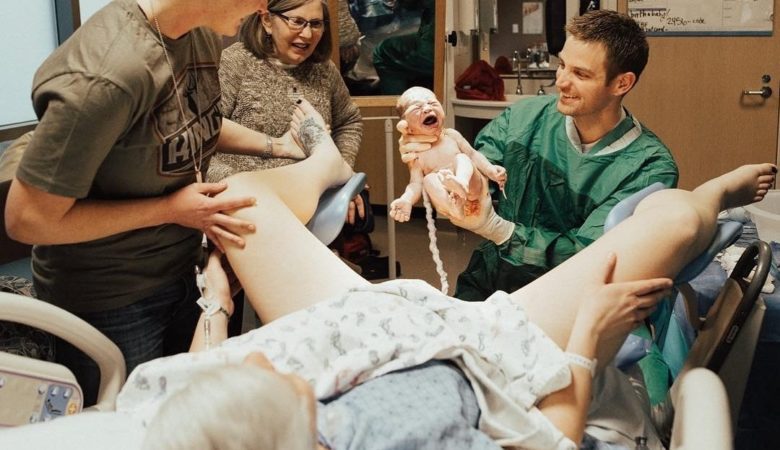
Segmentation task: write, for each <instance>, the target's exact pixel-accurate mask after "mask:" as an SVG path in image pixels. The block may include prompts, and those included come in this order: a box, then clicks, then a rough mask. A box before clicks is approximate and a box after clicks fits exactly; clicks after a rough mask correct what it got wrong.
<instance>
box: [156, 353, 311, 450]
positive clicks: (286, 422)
mask: <svg viewBox="0 0 780 450" xmlns="http://www.w3.org/2000/svg"><path fill="white" fill-rule="evenodd" d="M310 420H311V419H310V416H309V412H308V409H307V407H306V402H304V401H302V400H301V398H300V397H299V396H298V395H297V394H296V392H295V390H294V389H293V387H292V386H291V385H290V384H289V383H287V382H285V381H284V380H283V379H282V378H281V377H279V376H278V375H275V374H273V373H271V372H269V371H267V370H264V369H261V368H259V367H254V366H248V365H236V366H225V367H220V368H217V369H213V370H210V371H208V372H204V373H202V374H199V375H197V376H195V377H193V379H192V381H191V382H190V384H189V385H188V386H187V387H186V388H185V389H182V390H181V391H179V392H176V393H175V394H173V395H171V397H170V398H169V399H168V400H166V401H165V403H164V404H163V405H162V406H161V407H160V410H159V411H158V412H157V415H156V416H155V417H154V419H153V420H152V422H151V423H150V424H149V426H148V427H147V433H146V438H145V440H144V445H143V448H144V449H145V450H146V449H154V450H157V449H161V450H162V449H165V450H178V449H181V450H184V449H186V450H190V449H219V450H239V449H241V450H243V449H259V450H266V449H267V450H272V449H285V450H303V449H306V450H312V449H314V448H315V447H314V446H315V442H314V436H313V430H312V429H311V421H310Z"/></svg>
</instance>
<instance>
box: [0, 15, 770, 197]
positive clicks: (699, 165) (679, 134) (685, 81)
mask: <svg viewBox="0 0 780 450" xmlns="http://www.w3.org/2000/svg"><path fill="white" fill-rule="evenodd" d="M63 1H65V2H66V3H67V2H70V3H76V4H79V5H80V12H81V14H80V15H81V16H82V17H85V16H87V17H88V15H89V14H91V13H90V11H91V10H92V9H96V8H97V7H99V6H100V3H101V2H102V3H107V1H108V0H81V1H77V0H56V1H55V2H53V3H63ZM329 3H330V4H331V5H332V6H331V7H332V8H333V9H335V4H336V3H335V0H329ZM779 3H780V0H775V1H774V8H775V10H778V8H779V7H780V5H779ZM458 4H459V2H456V1H454V0H440V1H439V2H437V26H438V25H439V24H442V26H441V27H440V28H439V29H441V30H444V31H450V30H451V29H452V28H453V25H452V20H451V18H448V22H447V24H446V26H445V25H444V20H445V19H444V17H445V15H448V16H452V14H453V10H456V9H457V7H458ZM14 5H17V6H18V5H21V3H16V2H2V5H0V11H2V12H3V13H2V16H3V17H5V18H9V17H10V14H7V12H8V11H10V10H8V8H12V9H13V8H15V7H16V6H14ZM17 9H18V8H17ZM22 9H24V10H25V11H27V15H26V16H25V17H28V18H29V17H31V16H30V10H29V8H28V6H24V8H22ZM618 9H619V10H621V11H626V10H627V1H626V0H620V1H619V2H618ZM30 29H31V28H30ZM4 30H5V34H4V36H5V37H4V41H5V42H22V41H23V39H22V40H20V39H17V38H13V37H11V36H8V32H9V28H8V27H4ZM27 33H28V34H33V35H35V37H36V38H41V37H42V35H43V33H41V32H35V31H29V29H28V32H27ZM778 33H779V31H778V25H777V24H775V25H774V33H773V35H772V36H760V37H759V36H739V37H730V36H671V37H669V36H663V37H659V36H652V37H650V38H649V41H650V46H651V56H650V64H649V65H648V67H647V69H646V70H645V73H644V74H643V75H642V78H641V80H640V82H639V84H638V86H637V87H636V89H635V90H634V91H633V92H631V93H630V94H629V95H628V97H627V98H626V104H627V106H628V107H629V109H630V110H631V111H632V112H633V113H634V114H635V115H636V116H637V117H638V118H639V119H640V120H641V121H642V122H643V123H644V124H645V125H646V126H648V127H649V128H650V129H651V130H653V131H654V132H655V133H657V134H658V135H659V136H660V137H661V138H662V139H663V140H664V141H665V142H666V143H667V144H668V145H669V147H670V148H672V151H673V153H674V156H675V158H676V160H677V161H678V164H679V165H680V171H681V183H680V184H681V186H682V187H686V188H690V187H693V186H695V185H696V184H698V183H700V182H701V181H703V180H705V179H707V178H709V177H711V176H713V175H715V174H717V173H721V172H724V171H726V170H728V169H729V168H731V167H734V166H736V165H738V164H742V163H745V162H749V161H758V160H763V161H777V153H778V116H779V114H778V112H779V110H780V104H779V103H778V95H780V85H778V80H780V35H778ZM444 34H445V33H444V32H437V36H439V37H441V38H442V40H443V36H444ZM458 37H459V43H458V45H457V46H456V47H450V46H447V47H446V49H447V50H446V53H447V56H446V58H445V57H444V56H437V72H438V75H437V76H438V77H439V79H441V80H442V81H441V83H442V86H443V85H444V81H443V80H444V79H445V78H444V75H443V73H444V72H446V71H448V72H449V75H448V76H447V78H446V80H447V81H446V82H447V83H449V84H451V83H452V80H453V79H454V76H457V75H458V74H459V73H460V72H461V71H462V70H464V68H465V67H467V66H468V64H469V63H470V62H471V55H472V47H471V45H472V44H471V42H470V41H469V39H468V35H467V34H465V33H462V32H461V33H458ZM20 45H21V44H16V46H17V47H19V46H20ZM52 48H53V47H52ZM8 49H9V47H5V48H4V50H3V52H2V55H3V59H4V60H10V61H15V62H17V63H18V62H19V59H18V58H17V57H14V56H13V55H9V54H7V50H8ZM444 49H445V47H444V44H443V42H442V44H441V52H442V55H443V54H444V53H445V51H444ZM33 52H34V51H33V50H22V53H24V54H27V55H28V56H30V55H32V54H33ZM43 57H45V55H43V56H39V59H41V58H43ZM41 60H42V59H41ZM31 65H32V66H33V68H32V69H30V71H29V72H30V73H29V74H27V75H26V76H27V77H28V78H30V79H31V77H32V74H33V73H34V67H36V64H32V63H31ZM445 66H446V67H445ZM17 67H18V64H17ZM17 72H18V70H17ZM765 74H766V75H769V76H770V77H771V81H770V82H768V83H767V84H766V85H767V86H769V87H771V88H772V89H773V90H774V95H773V96H772V97H770V98H769V99H766V100H762V99H760V98H757V97H744V96H742V95H741V92H742V90H745V89H751V90H753V89H757V88H760V87H761V86H762V84H763V83H762V81H761V76H762V75H765ZM9 76H10V75H9V73H8V72H6V74H4V75H3V78H2V80H3V84H4V87H3V88H2V94H3V95H5V94H7V93H9V91H11V90H14V91H18V92H21V93H22V94H21V95H22V101H26V102H29V92H28V90H29V81H25V82H24V83H22V86H21V87H17V86H16V85H14V86H11V81H10V78H9ZM25 86H27V87H25ZM448 90H449V89H444V92H447V91H448ZM442 100H443V102H444V103H445V104H446V99H442ZM394 101H395V100H394V98H392V97H391V98H381V97H373V98H360V99H358V104H359V106H360V107H361V110H362V112H363V115H364V117H371V116H383V115H385V114H393V113H394V111H393V110H392V108H391V106H392V105H393V104H394ZM2 103H3V104H4V108H8V105H9V101H6V100H4V101H3V102H2ZM450 115H451V114H450ZM31 127H32V125H30V124H16V125H15V126H9V127H5V128H3V127H0V140H7V139H13V138H15V137H16V136H19V135H21V134H22V133H24V132H25V131H26V130H28V129H30V128H31ZM365 127H366V132H365V135H364V145H363V147H362V148H361V153H360V156H359V158H358V169H360V170H364V171H366V172H368V173H369V183H370V184H371V186H372V202H380V201H381V203H384V199H385V198H386V193H385V187H384V186H385V184H386V183H385V181H386V177H385V154H384V151H385V145H384V144H385V131H384V126H383V123H382V122H381V121H367V122H366V123H365ZM394 138H395V137H394ZM394 165H395V166H396V167H395V168H396V170H394V173H395V178H396V182H395V183H394V184H395V186H396V194H400V190H401V189H402V188H403V186H404V185H405V182H406V176H407V175H406V173H405V167H403V165H401V164H400V161H396V162H395V164H394Z"/></svg>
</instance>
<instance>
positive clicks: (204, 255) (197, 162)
mask: <svg viewBox="0 0 780 450" xmlns="http://www.w3.org/2000/svg"><path fill="white" fill-rule="evenodd" d="M149 7H150V9H151V10H152V18H153V19H154V27H155V28H157V36H158V37H159V38H160V45H162V49H163V54H164V55H165V61H166V62H167V63H168V70H170V72H171V80H173V90H174V93H173V95H174V96H175V97H176V102H177V103H178V104H179V114H181V123H182V126H185V127H186V123H187V119H186V116H185V115H184V105H182V104H181V97H180V96H179V84H178V83H177V82H176V73H175V72H174V71H173V64H171V58H170V56H168V49H167V48H166V47H165V39H164V38H163V34H162V30H160V22H159V21H158V20H157V12H156V11H155V10H154V1H153V0H150V1H149ZM193 39H194V38H193V37H192V36H190V49H191V50H192V63H193V64H195V41H194V40H193ZM194 94H195V101H194V102H193V103H195V109H196V111H195V112H196V114H197V118H198V120H200V104H199V103H198V70H197V67H196V68H195V93H194ZM197 142H198V144H197V145H198V156H195V151H194V150H193V147H192V146H190V156H192V166H193V168H194V169H195V180H196V181H197V182H198V183H203V174H202V173H201V171H200V168H201V167H202V163H203V140H202V139H200V140H197ZM200 246H201V255H200V261H199V262H198V264H195V273H196V274H198V275H200V274H201V271H200V268H201V267H204V268H205V267H206V262H207V261H208V255H209V251H208V246H209V242H208V237H207V236H206V233H203V237H202V238H201V242H200ZM209 331H210V329H209V327H208V322H207V327H206V340H207V341H208V340H209V337H210V335H209V334H210V333H209Z"/></svg>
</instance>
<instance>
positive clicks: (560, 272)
mask: <svg viewBox="0 0 780 450" xmlns="http://www.w3.org/2000/svg"><path fill="white" fill-rule="evenodd" d="M773 169H774V166H773V165H771V164H759V165H751V166H743V167H740V168H739V169H737V170H734V171H732V172H729V173H727V174H725V175H722V176H720V177H718V178H715V179H713V180H710V181H708V182H707V183H705V184H703V185H701V186H700V187H698V188H696V189H695V190H694V191H692V192H688V191H683V190H677V189H669V190H663V191H659V192H656V193H654V194H652V195H650V196H648V197H647V198H646V199H645V200H643V201H642V202H641V203H640V204H639V205H638V207H637V209H636V211H635V213H634V215H633V216H631V217H629V218H628V219H626V220H625V221H623V222H621V223H620V224H619V225H618V226H616V227H615V228H614V229H613V230H611V231H610V232H609V233H606V234H605V235H604V236H602V237H601V238H599V239H598V240H597V241H596V242H594V243H593V244H591V245H590V246H588V247H587V248H585V249H584V250H582V251H581V252H580V253H578V254H576V255H575V256H573V257H572V258H570V259H569V260H567V261H565V262H564V263H563V264H561V265H560V266H558V267H556V268H555V269H553V270H551V271H550V272H549V273H548V274H546V275H544V276H543V277H541V278H539V279H538V280H536V281H534V282H533V283H531V284H529V285H528V286H525V287H523V288H522V289H520V290H518V291H516V292H514V293H513V294H512V295H513V297H515V298H516V299H518V300H519V301H520V302H521V303H522V304H523V306H524V308H525V309H526V311H527V312H528V315H529V318H530V319H531V320H532V321H533V322H534V323H536V324H537V325H539V326H540V327H541V328H542V329H543V330H544V331H545V332H546V333H547V334H548V335H549V336H550V337H551V338H552V339H553V340H555V341H556V342H557V343H558V345H560V346H561V347H562V348H565V347H566V344H567V342H568V339H569V332H570V331H571V328H572V325H573V323H574V319H575V316H576V314H577V309H578V308H579V306H580V301H581V300H582V293H583V291H585V290H587V289H588V288H589V287H591V286H594V285H595V284H597V283H599V282H600V281H601V280H600V279H599V278H600V277H601V276H603V275H602V273H603V269H602V267H603V262H604V261H606V260H607V255H608V254H609V253H610V252H613V253H615V254H616V255H617V266H616V268H615V272H614V276H613V281H630V280H640V279H649V278H657V277H667V278H674V277H675V275H676V274H677V273H678V272H679V271H680V270H681V269H682V268H683V267H684V266H685V264H687V263H688V262H689V261H691V260H692V259H693V258H694V257H696V256H697V255H698V254H700V253H701V252H702V251H703V250H704V249H705V248H706V247H707V246H708V245H709V243H710V241H711V240H712V237H713V235H714V232H715V226H716V218H717V214H718V212H719V211H721V210H722V209H724V208H730V207H734V206H738V205H743V204H746V203H751V202H753V201H756V200H760V199H761V198H762V197H763V196H764V194H766V192H767V190H768V189H769V188H770V186H771V183H772V182H773V181H774V172H773ZM624 337H625V336H623V338H624ZM622 341H623V339H622V338H615V339H613V341H612V342H602V343H600V344H601V347H600V349H599V352H598V355H597V357H598V358H599V361H600V362H602V363H606V362H608V361H609V360H611V359H612V358H613V357H614V355H615V352H616V351H617V349H618V348H619V346H620V345H621V344H622Z"/></svg>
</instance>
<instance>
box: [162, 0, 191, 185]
mask: <svg viewBox="0 0 780 450" xmlns="http://www.w3.org/2000/svg"><path fill="white" fill-rule="evenodd" d="M149 6H150V8H151V10H152V19H153V20H154V27H155V28H156V29H157V36H159V38H160V45H162V49H163V55H165V62H167V63H168V70H170V72H171V80H173V90H174V97H176V103H178V105H179V114H180V115H181V123H182V126H185V127H186V124H187V118H186V116H185V115H184V105H182V103H181V96H180V95H179V83H177V82H176V73H175V72H174V71H173V64H171V58H170V56H168V48H167V47H166V46H165V40H164V39H163V34H162V30H160V22H159V21H158V20H157V12H156V11H155V10H154V1H150V2H149ZM192 39H193V37H192V36H190V49H191V50H192V62H193V64H195V43H194V41H193V40H192ZM194 95H195V101H194V102H193V103H194V104H195V107H196V108H197V109H198V111H196V113H197V115H198V120H200V104H199V103H198V71H197V68H196V69H195V92H194ZM196 142H198V144H197V145H198V154H197V156H196V155H195V150H194V149H193V146H190V156H192V166H193V168H194V169H195V180H196V181H197V182H198V183H203V174H202V173H201V170H200V168H201V167H202V164H203V141H202V140H196Z"/></svg>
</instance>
